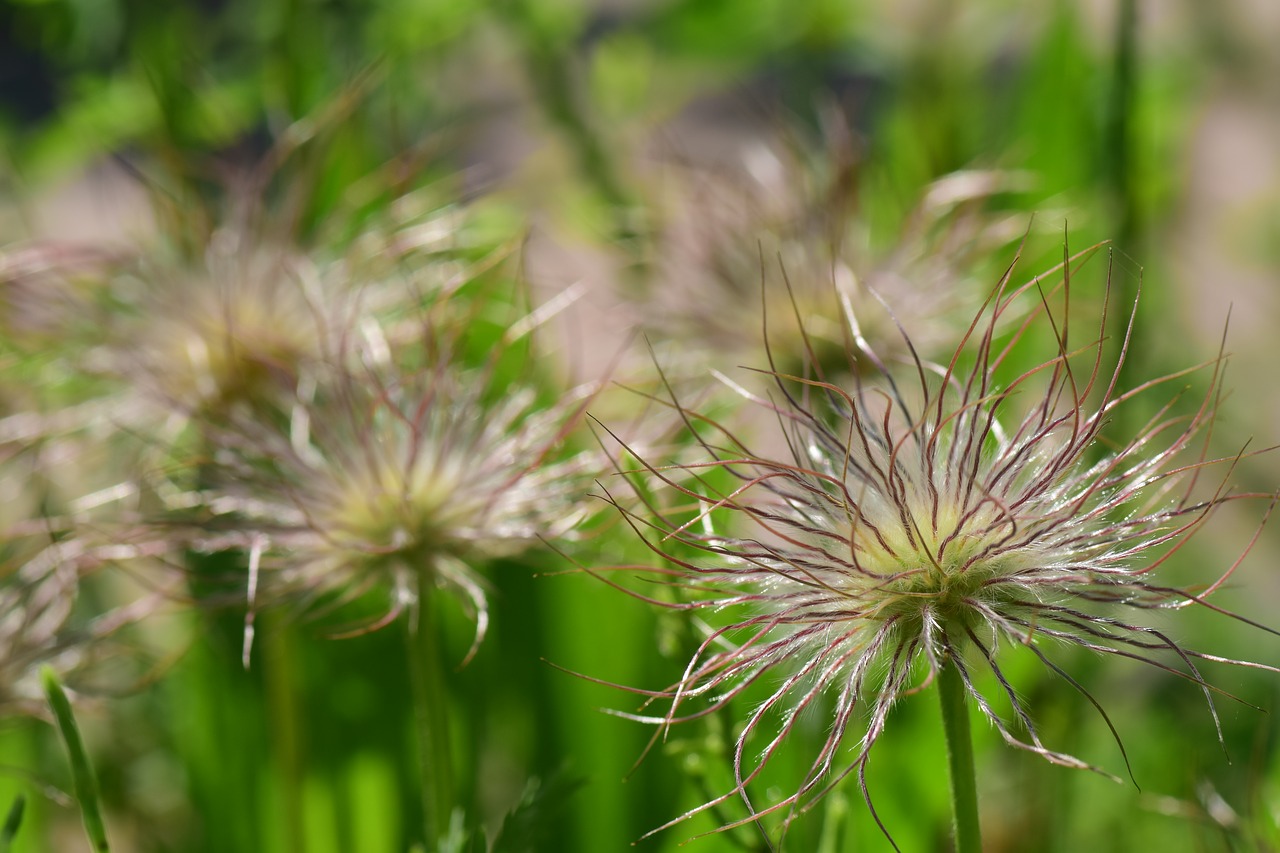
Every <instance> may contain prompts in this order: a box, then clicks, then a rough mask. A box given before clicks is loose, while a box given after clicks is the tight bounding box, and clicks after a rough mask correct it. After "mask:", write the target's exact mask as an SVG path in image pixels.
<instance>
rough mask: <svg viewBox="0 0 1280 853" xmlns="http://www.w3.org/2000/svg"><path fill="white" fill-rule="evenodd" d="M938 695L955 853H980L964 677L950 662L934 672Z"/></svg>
mask: <svg viewBox="0 0 1280 853" xmlns="http://www.w3.org/2000/svg"><path fill="white" fill-rule="evenodd" d="M938 696H939V697H940V698H941V699H942V727H943V729H944V730H945V731H946V733H947V764H948V766H949V769H950V771H951V807H952V812H953V814H954V818H955V825H954V826H955V835H956V853H982V833H981V830H980V828H979V825H978V783H977V774H976V773H975V771H974V765H973V740H972V737H971V736H970V733H969V698H968V696H967V695H966V691H965V686H964V678H963V677H961V675H960V670H959V668H958V667H957V666H956V665H955V663H953V662H952V661H950V660H948V661H947V662H946V663H945V664H943V666H942V669H941V671H939V673H938Z"/></svg>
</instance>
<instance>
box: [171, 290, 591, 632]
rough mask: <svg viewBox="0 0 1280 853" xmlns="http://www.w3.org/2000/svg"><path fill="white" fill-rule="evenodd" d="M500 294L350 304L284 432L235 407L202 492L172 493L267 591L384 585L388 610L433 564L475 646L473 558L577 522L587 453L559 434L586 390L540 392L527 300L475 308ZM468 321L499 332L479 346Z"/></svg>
mask: <svg viewBox="0 0 1280 853" xmlns="http://www.w3.org/2000/svg"><path fill="white" fill-rule="evenodd" d="M414 304H416V302H415V303H414ZM498 304H499V302H498V301H497V300H492V299H485V298H476V299H472V298H470V296H469V295H468V294H465V293H464V294H459V293H458V292H456V291H451V292H448V293H438V294H436V298H435V299H434V300H432V301H430V302H429V304H426V305H419V306H418V307H416V308H413V309H408V308H406V310H404V311H401V312H396V313H395V316H394V318H393V319H392V320H390V321H388V323H386V324H384V323H383V322H380V321H379V320H378V319H377V318H376V317H375V316H373V315H371V314H364V313H362V314H358V315H355V320H354V322H353V323H352V325H351V326H350V327H348V328H346V329H345V330H344V331H343V333H342V334H340V335H339V337H338V343H337V347H336V351H335V356H334V357H332V358H331V359H330V360H328V361H327V362H326V363H325V365H324V369H323V370H322V371H319V372H318V373H317V374H315V378H314V382H312V383H310V384H309V385H307V386H305V387H302V388H300V390H299V392H298V394H297V395H296V397H295V398H294V400H293V402H292V406H291V409H290V418H289V422H288V425H287V427H286V428H284V429H275V428H272V427H271V426H269V425H267V424H264V423H263V422H261V421H256V420H252V419H247V418H242V419H237V420H235V421H233V422H231V423H229V424H228V425H227V426H226V427H225V428H221V429H218V430H216V431H214V432H212V433H211V434H210V438H211V440H212V443H213V447H214V448H215V449H214V453H213V458H212V463H211V465H209V466H208V467H207V468H206V469H205V470H204V472H203V476H204V477H205V478H206V479H207V480H208V481H209V483H211V486H212V487H211V488H207V489H203V490H201V491H199V492H197V493H188V494H184V495H179V496H178V498H179V500H180V501H181V502H185V503H187V504H197V505H202V506H204V507H206V508H207V509H208V510H210V511H211V512H212V513H213V518H212V519H210V523H211V526H212V527H213V528H216V529H221V530H223V531H224V533H225V532H226V531H228V530H229V531H231V533H230V535H231V536H232V538H233V539H234V540H236V541H238V542H239V543H240V544H243V545H245V546H246V547H248V548H249V549H250V551H251V562H252V563H253V565H252V566H251V569H252V571H253V572H254V573H260V574H255V579H254V580H252V581H251V583H252V584H254V585H255V587H256V585H257V583H258V582H257V580H256V577H258V576H260V577H261V594H262V596H263V598H264V599H270V600H280V599H281V598H285V599H288V598H297V597H301V599H302V600H304V601H315V600H316V599H321V598H326V597H331V596H332V595H335V594H336V595H337V596H339V597H340V598H341V597H352V596H357V595H360V594H362V593H363V592H365V591H368V590H370V589H375V588H379V587H381V588H385V589H388V590H389V591H390V593H391V596H390V599H391V606H390V607H389V609H388V612H387V614H386V619H387V621H389V620H390V619H392V618H394V617H395V616H396V615H397V614H398V613H399V612H400V611H401V610H402V609H403V606H404V605H405V604H406V603H410V602H411V601H412V598H413V594H412V589H413V584H412V582H411V580H412V576H413V573H414V572H416V571H417V570H418V568H419V567H420V566H422V565H429V566H430V567H431V569H432V571H433V572H434V574H435V578H436V581H437V583H438V584H439V585H440V586H442V587H445V588H448V589H451V590H453V591H454V592H455V593H458V594H460V595H461V596H462V598H463V600H464V602H466V604H467V606H468V607H469V608H471V609H472V611H473V613H474V615H475V617H476V620H477V626H478V631H477V642H478V641H479V639H480V638H481V637H482V636H483V633H484V628H485V625H486V621H487V610H486V603H485V592H484V582H483V581H482V579H481V578H482V576H481V574H480V572H479V571H478V570H479V569H480V568H481V567H483V566H484V565H485V564H487V563H489V562H491V561H493V560H495V559H498V558H501V557H507V556H511V555H515V554H518V553H520V552H521V551H524V550H526V549H527V548H529V547H530V546H531V545H533V544H536V543H537V542H538V540H539V538H543V537H546V538H552V539H554V538H560V537H563V536H565V535H568V534H570V532H571V531H572V530H573V528H574V527H575V526H576V525H577V524H578V523H579V522H580V521H582V519H583V518H584V515H585V510H584V506H585V504H584V496H585V492H586V488H585V484H584V482H583V477H584V476H587V475H589V473H590V461H589V460H590V459H591V458H593V457H592V456H591V455H589V454H581V453H578V454H575V453H572V452H570V451H567V450H566V446H567V442H566V439H567V438H568V435H569V433H570V432H571V431H572V430H573V429H574V428H575V427H576V426H577V425H578V422H579V421H580V419H581V416H582V414H583V412H584V411H585V408H586V405H587V401H588V399H589V398H590V394H591V391H590V390H587V389H577V390H569V391H552V390H550V389H548V388H546V387H540V386H539V384H538V381H537V377H536V370H537V368H538V365H537V364H536V363H535V359H536V357H537V356H536V354H535V351H534V350H533V349H532V348H531V344H530V342H529V341H528V340H527V338H528V336H529V332H530V331H531V329H532V327H533V326H534V325H536V323H537V322H538V320H537V313H536V312H535V314H534V315H529V316H527V317H525V319H524V320H523V321H519V322H517V323H515V324H514V325H512V326H510V327H505V328H504V326H503V324H500V323H494V322H492V319H486V318H485V317H484V315H485V314H486V313H487V312H493V311H494V310H496V309H497V306H498ZM415 313H416V326H415V327H416V330H417V335H416V338H413V339H411V338H410V337H409V336H408V335H407V329H408V324H409V323H410V320H409V317H411V316H413V315H414V314H415ZM387 329H390V330H391V331H393V332H395V334H396V336H397V337H396V338H395V339H393V338H392V337H390V336H389V334H388V332H387V331H386V330H387ZM477 329H487V331H483V332H481V333H479V334H481V336H483V335H488V334H492V336H493V337H492V339H491V340H489V341H488V342H487V343H479V344H478V343H477V341H476V340H475V339H474V338H473V337H472V334H471V333H474V332H475V330H477ZM469 330H470V332H469ZM477 346H479V348H480V349H482V350H484V351H485V353H486V354H485V355H483V356H480V355H479V353H478V352H477V351H476V347H477ZM544 386H545V383H544ZM208 541H210V542H224V543H225V541H227V540H226V538H225V536H223V534H222V533H219V534H214V535H211V536H210V537H208Z"/></svg>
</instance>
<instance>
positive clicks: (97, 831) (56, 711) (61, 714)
mask: <svg viewBox="0 0 1280 853" xmlns="http://www.w3.org/2000/svg"><path fill="white" fill-rule="evenodd" d="M40 679H41V681H42V682H43V683H44V695H45V698H46V699H48V701H49V708H50V709H51V710H52V711H53V717H54V719H55V720H57V722H58V731H59V733H60V734H61V735H62V742H63V743H64V744H65V745H66V747H67V756H68V757H69V758H70V759H71V781H72V784H73V785H74V787H75V793H76V799H77V800H78V801H79V803H80V814H81V816H82V817H83V818H84V830H85V833H86V834H87V835H88V836H89V843H90V844H91V845H92V846H93V849H94V850H95V851H98V853H108V851H109V850H110V849H111V845H109V844H108V843H107V829H106V825H105V824H104V823H103V821H102V808H101V806H100V804H99V801H98V780H97V778H96V777H95V776H94V775H93V766H92V765H91V764H90V763H89V755H88V753H87V752H85V748H84V740H83V739H81V737H80V727H79V726H78V725H76V718H75V715H74V714H72V713H71V702H69V701H68V700H67V694H66V691H64V690H63V689H62V682H60V681H59V680H58V674H57V673H56V672H54V671H53V668H52V667H48V666H46V667H44V668H43V669H42V670H41V671H40Z"/></svg>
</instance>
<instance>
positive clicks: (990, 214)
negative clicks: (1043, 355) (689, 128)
mask: <svg viewBox="0 0 1280 853" xmlns="http://www.w3.org/2000/svg"><path fill="white" fill-rule="evenodd" d="M750 151H751V152H753V156H747V157H745V158H744V159H745V161H746V162H745V163H744V167H743V168H742V169H740V170H731V169H725V170H723V172H722V173H713V172H710V171H705V170H703V171H695V170H692V169H689V170H685V171H680V170H679V168H678V167H673V168H674V169H675V171H676V175H677V176H678V177H676V178H675V179H673V180H671V181H670V182H669V184H670V186H671V188H672V192H671V195H672V198H671V199H670V200H669V201H668V202H667V205H666V207H667V208H668V213H667V221H668V224H667V227H666V228H665V229H664V230H663V233H662V236H661V243H660V246H661V248H660V250H659V251H660V255H659V267H660V276H659V278H658V282H659V284H657V285H655V286H654V287H653V288H652V289H650V290H649V291H646V292H645V293H643V294H642V295H643V297H644V300H645V302H644V304H643V305H642V306H641V310H642V312H643V316H644V317H645V325H646V326H647V327H648V329H649V330H650V335H651V336H652V337H653V338H654V339H655V340H656V341H659V342H661V341H665V340H670V341H673V342H674V344H675V348H679V349H687V348H688V343H689V342H690V341H698V342H701V347H702V351H703V352H702V355H703V360H704V361H705V360H707V359H709V358H714V355H712V354H716V355H718V354H722V353H724V352H726V351H728V352H732V353H735V354H736V355H737V356H738V357H739V358H743V357H747V358H750V359H752V360H756V359H759V358H760V357H761V355H762V353H763V350H764V347H765V337H766V332H765V331H764V330H765V328H766V327H767V328H768V330H769V331H768V332H767V335H768V337H769V344H770V346H771V349H772V351H773V355H774V357H775V358H776V359H778V360H779V363H780V366H781V367H783V368H784V369H785V370H787V372H798V371H797V370H796V369H795V368H796V366H798V365H799V364H800V363H801V362H802V361H803V360H804V358H805V355H804V354H805V353H806V352H809V353H811V354H812V356H813V357H815V358H816V359H817V360H818V361H819V362H820V363H822V364H825V365H826V366H827V367H828V369H829V370H843V369H847V367H848V364H847V361H846V359H845V352H846V346H847V344H848V335H847V329H846V323H845V322H844V321H843V320H842V319H840V317H839V315H838V314H836V313H833V312H832V311H831V310H830V308H831V306H832V304H833V303H834V304H839V303H840V302H843V303H844V304H845V306H846V312H845V313H846V314H847V316H848V317H850V318H852V319H853V320H854V323H853V326H854V329H855V330H856V332H857V333H858V334H861V335H862V336H863V337H865V338H866V340H867V341H868V342H870V345H871V346H873V347H874V348H875V350H876V351H877V352H878V353H879V354H880V356H881V357H882V358H893V357H896V356H898V355H901V354H905V348H904V347H905V342H904V340H903V338H902V336H901V335H900V334H899V333H898V331H897V328H896V324H895V319H894V318H895V317H898V318H912V345H913V346H915V347H916V349H917V350H918V351H919V352H921V353H925V354H928V355H936V354H939V353H940V352H942V351H945V349H946V348H947V347H949V346H950V343H951V341H953V340H954V339H955V337H956V336H957V334H959V332H960V331H962V324H963V318H965V317H968V316H972V314H973V312H974V311H975V310H976V309H977V307H978V305H979V304H980V303H981V301H982V297H981V294H982V293H983V291H985V289H986V285H985V283H984V282H986V281H989V280H990V279H989V278H986V277H985V276H987V275H988V274H990V272H991V270H989V269H987V268H985V267H984V266H983V265H984V263H988V262H989V260H990V258H991V257H992V256H993V254H994V253H996V251H997V250H999V249H1001V248H1004V247H1007V246H1009V245H1011V244H1013V243H1016V241H1017V240H1018V239H1019V238H1020V237H1022V236H1023V234H1024V233H1025V230H1026V225H1025V222H1024V221H1022V220H1021V219H1019V218H1018V217H1015V216H1012V215H1009V214H1008V213H1001V212H1000V211H999V208H998V207H995V205H994V204H993V199H994V198H996V197H997V196H999V195H1000V194H1002V193H1008V192H1012V191H1016V190H1018V189H1022V188H1024V187H1025V184H1026V183H1027V180H1028V179H1027V177H1026V176H1025V175H1020V174H1014V173H1005V172H995V171H966V172H957V173H954V174H951V175H947V176H944V177H942V178H940V179H938V180H937V181H936V182H934V183H932V184H930V185H929V186H927V187H926V188H925V189H924V191H923V192H922V193H921V196H920V199H919V201H918V202H917V203H916V204H915V206H914V208H913V209H912V210H911V211H910V212H909V213H908V214H907V216H906V217H905V218H904V219H903V220H902V222H901V225H900V228H899V230H898V231H897V233H895V234H894V235H892V237H890V238H888V239H886V238H885V237H884V236H883V235H879V234H873V233H872V231H873V229H872V224H871V219H872V217H871V216H870V215H869V213H868V211H867V210H865V209H864V207H863V201H862V196H863V195H865V194H864V193H862V192H861V191H860V189H859V187H858V182H859V174H858V164H857V163H856V159H855V158H854V157H853V155H852V154H850V153H849V152H848V151H847V150H844V149H842V148H840V147H836V146H829V150H828V151H826V152H825V153H824V154H823V155H820V156H818V157H816V158H815V157H813V156H812V155H809V156H805V155H794V154H788V153H787V152H786V151H785V150H783V149H780V148H774V147H767V146H765V144H764V143H760V144H759V145H758V146H756V147H755V148H752V149H750ZM886 305H887V306H888V307H889V309H890V310H889V311H886V310H885V306H886ZM795 318H798V319H799V321H800V323H799V324H798V325H797V324H796V323H795V322H794V319H795ZM800 330H803V334H801V332H800Z"/></svg>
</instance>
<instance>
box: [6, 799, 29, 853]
mask: <svg viewBox="0 0 1280 853" xmlns="http://www.w3.org/2000/svg"><path fill="white" fill-rule="evenodd" d="M26 806H27V798H26V797H24V796H23V795H22V794H19V795H18V796H16V797H14V798H13V805H12V806H10V807H9V814H8V816H6V817H5V819H4V826H3V827H0V853H9V850H10V848H11V846H12V844H13V839H14V836H16V835H17V834H18V827H20V826H22V813H23V811H24V810H25V809H26Z"/></svg>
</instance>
